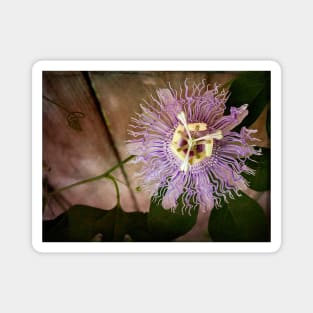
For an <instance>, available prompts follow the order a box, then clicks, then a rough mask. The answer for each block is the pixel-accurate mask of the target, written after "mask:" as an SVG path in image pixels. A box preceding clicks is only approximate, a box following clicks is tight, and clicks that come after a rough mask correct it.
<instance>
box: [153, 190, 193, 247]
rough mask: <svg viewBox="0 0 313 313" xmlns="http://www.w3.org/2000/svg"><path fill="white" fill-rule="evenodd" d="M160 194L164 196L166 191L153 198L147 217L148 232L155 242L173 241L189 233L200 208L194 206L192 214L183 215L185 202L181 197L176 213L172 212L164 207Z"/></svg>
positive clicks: (185, 213)
mask: <svg viewBox="0 0 313 313" xmlns="http://www.w3.org/2000/svg"><path fill="white" fill-rule="evenodd" d="M160 194H164V191H163V192H162V191H161V190H159V196H158V197H156V198H154V197H152V198H151V202H150V211H149V213H148V216H147V225H148V231H149V232H150V233H151V236H152V238H153V241H171V240H174V239H175V238H177V237H179V236H182V235H183V234H185V233H187V232H188V231H189V230H190V229H191V228H192V227H193V226H194V225H195V223H196V220H197V216H198V210H199V207H198V206H194V207H193V208H192V209H191V210H190V214H188V212H184V213H183V201H182V196H180V197H179V198H178V206H177V207H176V209H175V212H172V211H171V210H166V209H164V208H163V207H162V204H161V203H162V197H161V196H160Z"/></svg>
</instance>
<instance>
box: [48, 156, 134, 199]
mask: <svg viewBox="0 0 313 313" xmlns="http://www.w3.org/2000/svg"><path fill="white" fill-rule="evenodd" d="M134 157H135V156H134V155H130V156H129V157H127V158H126V159H124V160H122V161H121V162H119V163H117V164H116V165H114V166H113V167H112V168H110V169H109V170H108V171H106V172H104V173H103V174H101V175H98V176H94V177H91V178H87V179H84V180H81V181H79V182H76V183H74V184H71V185H68V186H65V187H62V188H60V189H57V190H54V191H52V192H50V193H48V194H47V197H50V196H52V195H55V194H57V193H60V192H62V191H64V190H67V189H70V188H73V187H76V186H79V185H83V184H86V183H90V182H93V181H96V180H99V179H102V178H109V179H111V180H112V181H113V183H114V185H115V188H116V189H117V196H118V203H119V196H120V195H119V191H118V188H117V187H116V185H117V183H116V180H115V178H114V177H113V176H111V175H110V174H111V173H112V172H114V171H115V170H116V169H117V168H119V167H121V166H122V165H123V164H125V163H127V162H128V161H130V160H131V159H133V158H134Z"/></svg>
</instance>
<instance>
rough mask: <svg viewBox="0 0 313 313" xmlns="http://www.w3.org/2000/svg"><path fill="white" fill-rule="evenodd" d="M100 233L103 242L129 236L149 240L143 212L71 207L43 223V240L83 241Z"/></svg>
mask: <svg viewBox="0 0 313 313" xmlns="http://www.w3.org/2000/svg"><path fill="white" fill-rule="evenodd" d="M99 233H101V234H102V235H103V236H102V241H123V239H124V237H125V235H126V234H129V235H130V236H131V238H132V239H133V240H135V241H151V240H152V239H151V235H150V234H149V232H148V229H147V214H146V213H140V212H135V213H126V212H124V211H123V210H122V209H121V208H120V207H115V208H113V209H112V210H109V211H107V210H102V209H99V208H95V207H91V206H87V205H74V206H72V207H70V208H69V210H68V211H67V212H65V213H63V214H61V215H60V216H58V217H57V218H56V219H54V220H50V221H44V222H43V241H46V242H47V241H53V242H60V241H64V242H77V241H78V242H85V241H91V240H92V238H94V237H95V236H96V235H97V234H99Z"/></svg>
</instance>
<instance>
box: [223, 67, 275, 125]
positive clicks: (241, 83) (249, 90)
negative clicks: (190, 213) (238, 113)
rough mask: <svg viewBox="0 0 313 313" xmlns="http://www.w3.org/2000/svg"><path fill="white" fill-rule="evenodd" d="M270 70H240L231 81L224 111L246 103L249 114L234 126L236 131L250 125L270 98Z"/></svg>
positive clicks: (227, 111)
mask: <svg viewBox="0 0 313 313" xmlns="http://www.w3.org/2000/svg"><path fill="white" fill-rule="evenodd" d="M270 75H271V74H270V72H261V71H259V72H253V71H251V72H242V73H241V74H239V76H238V77H237V78H236V79H235V80H234V81H233V82H232V84H231V86H230V88H229V91H230V97H229V99H228V100H227V103H226V107H227V109H226V111H225V113H228V114H229V112H230V107H231V106H235V107H240V106H241V105H243V104H248V105H249V106H248V110H249V114H248V116H247V117H246V118H245V119H244V120H243V121H242V122H241V124H240V125H239V126H237V127H236V128H235V131H238V130H240V129H241V127H243V126H246V127H248V126H250V125H251V124H252V123H253V122H254V121H255V120H256V119H257V118H258V116H259V115H260V114H261V112H262V110H263V109H264V107H265V105H266V104H267V103H269V102H270V99H271V76H270Z"/></svg>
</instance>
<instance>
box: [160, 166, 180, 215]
mask: <svg viewBox="0 0 313 313" xmlns="http://www.w3.org/2000/svg"><path fill="white" fill-rule="evenodd" d="M184 185H185V175H184V174H183V173H182V172H178V173H177V175H176V176H175V177H174V178H172V180H171V181H170V182H169V183H168V189H167V192H166V194H165V196H164V197H163V200H162V206H163V208H164V209H174V208H176V207H177V199H178V197H179V196H180V195H181V194H182V192H183V189H184Z"/></svg>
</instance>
